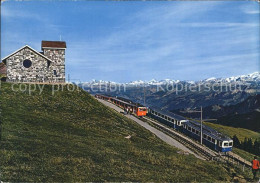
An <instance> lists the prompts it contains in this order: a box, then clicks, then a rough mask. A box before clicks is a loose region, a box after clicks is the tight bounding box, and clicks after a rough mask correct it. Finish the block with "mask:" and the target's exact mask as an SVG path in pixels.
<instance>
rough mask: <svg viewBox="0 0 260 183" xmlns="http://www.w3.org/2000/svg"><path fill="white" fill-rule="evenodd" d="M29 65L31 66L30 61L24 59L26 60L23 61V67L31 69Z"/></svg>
mask: <svg viewBox="0 0 260 183" xmlns="http://www.w3.org/2000/svg"><path fill="white" fill-rule="evenodd" d="M31 65H32V62H31V60H28V59H26V60H24V61H23V66H24V67H26V68H29V67H31Z"/></svg>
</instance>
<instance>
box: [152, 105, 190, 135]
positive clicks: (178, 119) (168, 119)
mask: <svg viewBox="0 0 260 183" xmlns="http://www.w3.org/2000/svg"><path fill="white" fill-rule="evenodd" d="M147 116H150V117H151V118H154V119H156V120H157V121H159V122H161V123H163V124H165V125H167V126H169V127H171V128H174V129H175V130H178V131H182V130H183V128H182V125H183V123H185V122H186V121H187V120H186V118H184V117H182V116H180V115H177V114H174V113H171V112H168V111H163V110H160V109H159V108H157V107H152V108H151V107H149V108H148V114H147Z"/></svg>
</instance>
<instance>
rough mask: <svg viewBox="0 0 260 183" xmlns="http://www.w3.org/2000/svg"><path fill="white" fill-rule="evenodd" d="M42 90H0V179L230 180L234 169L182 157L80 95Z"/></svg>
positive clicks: (48, 88)
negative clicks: (129, 137) (128, 137)
mask: <svg viewBox="0 0 260 183" xmlns="http://www.w3.org/2000/svg"><path fill="white" fill-rule="evenodd" d="M19 86H20V87H21V88H23V87H27V88H28V85H15V86H14V89H15V90H16V89H18V88H19ZM37 86H38V85H37ZM43 86H44V88H43V91H42V93H40V90H39V88H37V90H35V91H34V92H32V93H31V94H30V93H29V92H28V91H23V92H22V91H12V89H11V84H8V83H2V84H1V90H0V92H1V95H0V101H1V110H2V111H1V149H0V161H1V165H0V168H1V180H2V181H5V182H9V181H12V182H29V181H34V182H42V181H48V182H50V181H51V182H52V181H56V182H57V181H58V182H63V181H66V182H71V181H73V182H76V181H88V182H89V181H95V182H97V181H160V182H163V181H167V182H170V181H177V182H180V181H182V182H190V181H198V182H202V181H203V182H215V181H230V180H231V177H232V173H234V170H233V169H230V168H228V167H225V166H224V167H223V166H220V165H217V164H215V163H212V162H206V161H202V160H199V159H196V158H195V157H194V156H192V155H188V156H187V155H181V154H178V153H177V151H178V150H177V149H175V148H172V147H170V146H169V145H167V144H165V143H163V142H162V141H161V140H159V139H158V138H156V137H155V136H154V135H153V134H151V133H150V132H148V131H147V130H144V129H143V128H140V126H139V125H137V124H136V123H134V122H132V121H130V120H128V119H127V118H125V117H124V116H122V115H121V114H118V113H116V112H114V111H113V110H111V109H109V108H107V107H105V106H104V105H102V104H101V103H99V102H98V101H97V100H96V99H94V98H93V97H92V96H90V95H89V94H88V93H86V92H84V91H83V90H79V91H73V92H71V91H68V90H67V89H66V88H67V86H63V91H61V90H62V89H61V88H60V91H58V92H55V93H54V95H52V86H51V85H41V87H43ZM56 89H57V88H56ZM127 135H131V136H132V138H131V139H126V138H124V137H125V136H127ZM187 162H188V163H187Z"/></svg>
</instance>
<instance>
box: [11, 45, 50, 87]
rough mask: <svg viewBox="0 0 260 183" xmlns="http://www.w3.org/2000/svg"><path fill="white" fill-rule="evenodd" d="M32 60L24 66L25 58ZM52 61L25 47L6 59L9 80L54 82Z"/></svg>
mask: <svg viewBox="0 0 260 183" xmlns="http://www.w3.org/2000/svg"><path fill="white" fill-rule="evenodd" d="M26 59H28V60H30V61H31V62H32V64H31V66H30V67H29V68H26V67H24V64H23V63H24V60H26ZM49 63H50V61H49V60H47V59H46V58H44V57H43V56H41V55H40V54H37V53H35V52H34V51H32V50H31V49H30V48H28V47H25V48H24V49H22V50H20V51H19V52H17V53H15V54H14V55H12V56H10V57H8V58H7V59H6V68H7V81H9V82H53V81H54V80H53V74H52V72H53V69H52V67H51V64H49Z"/></svg>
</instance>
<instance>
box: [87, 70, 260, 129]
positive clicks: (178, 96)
mask: <svg viewBox="0 0 260 183" xmlns="http://www.w3.org/2000/svg"><path fill="white" fill-rule="evenodd" d="M109 84H111V85H112V84H114V85H116V86H122V85H123V83H115V82H109V81H92V82H91V83H88V84H86V85H84V89H85V90H87V91H89V92H90V93H107V94H110V95H114V96H120V97H124V98H127V99H130V100H133V101H135V102H138V103H140V104H143V105H145V106H157V107H159V108H161V109H163V110H168V111H174V112H176V113H180V111H185V110H189V109H196V108H199V107H203V109H204V114H203V115H204V116H205V118H215V119H217V121H216V123H220V124H225V125H229V126H234V127H243V128H248V129H251V130H255V131H260V127H259V124H260V116H259V114H260V108H259V95H260V90H259V89H260V87H259V86H260V73H259V72H254V73H252V74H248V75H241V76H234V77H228V78H208V79H204V80H201V81H179V80H171V79H165V80H160V81H157V80H151V81H147V82H146V81H141V80H139V81H133V82H129V83H124V84H125V85H124V86H125V88H124V89H123V90H122V89H121V90H120V87H115V88H117V89H116V90H113V89H108V88H109ZM90 86H94V87H90ZM100 86H101V87H100ZM85 87H86V88H85ZM95 87H96V90H93V88H95ZM97 88H98V89H97ZM118 88H119V89H118ZM182 115H184V116H187V117H195V116H193V115H190V114H188V113H182Z"/></svg>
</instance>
